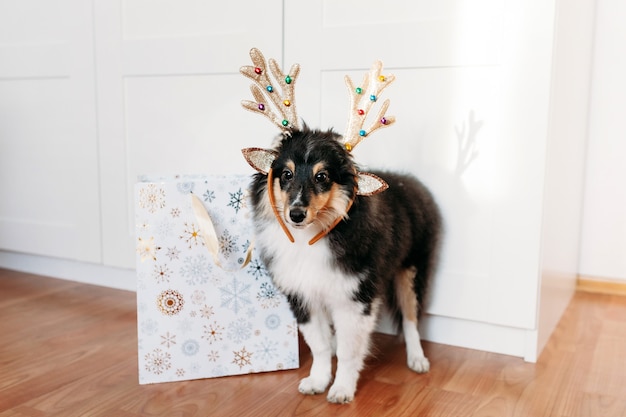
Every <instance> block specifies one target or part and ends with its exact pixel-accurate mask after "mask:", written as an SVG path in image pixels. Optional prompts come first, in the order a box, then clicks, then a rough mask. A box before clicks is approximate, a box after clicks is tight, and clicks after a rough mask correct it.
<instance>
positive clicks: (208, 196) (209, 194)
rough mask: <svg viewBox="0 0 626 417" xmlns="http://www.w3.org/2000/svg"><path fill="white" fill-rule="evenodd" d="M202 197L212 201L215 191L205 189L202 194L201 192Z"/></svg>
mask: <svg viewBox="0 0 626 417" xmlns="http://www.w3.org/2000/svg"><path fill="white" fill-rule="evenodd" d="M202 197H204V201H207V202H209V203H212V202H213V200H215V193H214V192H213V191H211V190H206V191H205V192H204V194H202Z"/></svg>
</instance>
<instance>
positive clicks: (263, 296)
mask: <svg viewBox="0 0 626 417" xmlns="http://www.w3.org/2000/svg"><path fill="white" fill-rule="evenodd" d="M256 299H257V300H259V302H260V303H261V307H263V308H274V307H278V306H279V305H280V294H279V292H278V290H277V289H276V287H274V286H273V285H272V284H271V283H270V282H264V283H262V284H261V289H260V290H259V292H258V293H257V295H256Z"/></svg>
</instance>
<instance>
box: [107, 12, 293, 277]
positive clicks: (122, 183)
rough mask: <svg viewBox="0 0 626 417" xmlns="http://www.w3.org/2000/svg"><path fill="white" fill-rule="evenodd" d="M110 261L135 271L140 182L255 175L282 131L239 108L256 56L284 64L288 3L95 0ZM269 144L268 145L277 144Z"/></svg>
mask: <svg viewBox="0 0 626 417" xmlns="http://www.w3.org/2000/svg"><path fill="white" fill-rule="evenodd" d="M95 8H96V13H95V15H96V49H97V55H96V62H97V67H98V111H99V116H100V123H99V136H100V154H101V160H102V207H103V220H102V222H103V259H104V263H105V264H107V265H113V266H121V267H133V266H134V259H135V258H134V252H135V243H134V229H133V228H134V214H133V199H132V196H133V194H132V187H133V184H134V183H135V181H136V178H137V175H140V174H185V173H196V174H197V173H208V174H210V173H217V172H225V173H232V172H238V173H241V172H248V171H249V167H248V165H247V164H246V163H245V161H244V159H243V158H242V156H241V153H240V149H241V148H243V147H246V146H258V143H259V139H258V137H259V136H260V137H263V136H266V137H268V138H271V137H272V135H274V134H275V133H274V131H273V129H272V128H271V126H266V124H264V123H262V121H257V120H255V119H256V118H255V117H254V116H252V117H249V116H251V115H249V114H247V113H246V111H245V110H243V109H242V108H241V106H240V101H241V100H242V99H244V98H248V96H249V95H250V92H249V90H248V85H249V82H248V81H246V80H245V79H244V77H242V76H241V75H239V67H240V66H241V65H245V64H248V62H249V61H250V58H249V56H248V51H249V49H250V48H252V47H255V46H256V47H259V48H261V49H262V50H263V51H265V52H266V53H267V54H268V56H273V57H276V58H280V57H281V55H282V2H281V1H279V0H266V1H262V2H259V1H256V2H255V1H251V0H234V1H227V2H226V1H224V2H206V1H197V0H182V1H181V0H161V1H158V2H155V1H152V0H124V1H120V2H111V1H109V0H96V1H95ZM268 140H269V139H268Z"/></svg>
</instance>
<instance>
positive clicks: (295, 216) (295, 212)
mask: <svg viewBox="0 0 626 417" xmlns="http://www.w3.org/2000/svg"><path fill="white" fill-rule="evenodd" d="M289 218H290V219H291V221H292V222H293V223H294V224H296V225H300V223H302V222H303V221H304V219H306V209H305V208H304V207H291V208H290V209H289Z"/></svg>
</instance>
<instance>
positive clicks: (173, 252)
mask: <svg viewBox="0 0 626 417" xmlns="http://www.w3.org/2000/svg"><path fill="white" fill-rule="evenodd" d="M165 255H166V256H167V257H168V258H169V259H170V261H173V260H174V259H178V257H179V256H180V251H179V250H178V249H176V246H174V247H173V248H167V252H166V254H165Z"/></svg>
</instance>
